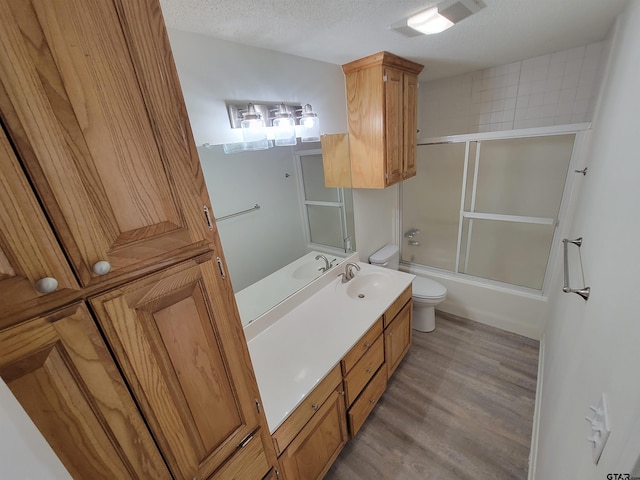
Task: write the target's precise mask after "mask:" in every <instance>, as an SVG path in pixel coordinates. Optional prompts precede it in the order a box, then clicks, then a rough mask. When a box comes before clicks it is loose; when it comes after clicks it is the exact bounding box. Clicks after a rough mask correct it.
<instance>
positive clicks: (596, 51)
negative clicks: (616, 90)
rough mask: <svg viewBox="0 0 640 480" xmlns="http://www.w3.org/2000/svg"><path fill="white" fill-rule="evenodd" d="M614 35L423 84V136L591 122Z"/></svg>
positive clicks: (421, 85) (420, 118)
mask: <svg viewBox="0 0 640 480" xmlns="http://www.w3.org/2000/svg"><path fill="white" fill-rule="evenodd" d="M608 47H609V41H608V40H606V41H603V42H598V43H592V44H589V45H585V46H582V47H577V48H572V49H569V50H562V51H560V52H557V53H553V54H549V55H543V56H540V57H534V58H530V59H527V60H522V61H519V62H514V63H509V64H507V65H500V66H497V67H492V68H487V69H485V70H478V71H475V72H472V73H468V74H463V75H458V76H455V77H450V78H445V79H439V80H434V81H431V82H424V83H421V84H420V96H419V98H420V100H419V102H420V105H419V109H420V113H419V122H420V133H419V134H418V138H419V139H423V138H429V137H439V136H446V135H457V134H463V133H477V132H488V131H499V130H512V129H519V128H529V127H543V126H550V125H563V124H570V123H582V122H589V121H591V118H592V116H593V111H594V107H595V103H596V99H597V96H598V91H599V88H600V83H601V81H602V76H603V72H604V69H605V66H606V60H607V53H608Z"/></svg>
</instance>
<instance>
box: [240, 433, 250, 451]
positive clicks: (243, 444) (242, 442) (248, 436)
mask: <svg viewBox="0 0 640 480" xmlns="http://www.w3.org/2000/svg"><path fill="white" fill-rule="evenodd" d="M252 439H253V432H252V433H250V434H249V435H247V436H246V438H245V439H244V440H242V441H241V442H240V443H239V444H238V448H244V447H246V446H247V443H249V442H250V441H251V440H252Z"/></svg>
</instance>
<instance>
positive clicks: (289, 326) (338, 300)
mask: <svg viewBox="0 0 640 480" xmlns="http://www.w3.org/2000/svg"><path fill="white" fill-rule="evenodd" d="M358 265H359V266H360V267H361V272H356V278H357V277H358V275H359V274H368V273H372V272H383V273H384V275H385V278H387V279H390V282H389V285H387V286H386V287H385V288H384V289H377V290H375V295H373V294H371V295H369V296H368V298H365V299H362V300H360V299H352V298H349V297H347V296H346V294H345V293H344V292H345V289H346V288H347V287H348V286H349V285H350V284H349V283H346V284H342V283H341V279H340V278H338V277H337V275H338V274H339V273H341V272H342V271H344V269H339V270H336V271H333V272H329V274H328V277H327V278H326V279H324V280H325V281H324V282H321V283H319V284H318V285H316V288H318V291H317V292H315V293H314V294H313V295H311V296H310V297H308V298H307V299H305V300H304V301H302V302H301V303H300V304H298V305H297V306H295V307H294V308H292V309H291V310H290V311H288V312H286V313H284V314H283V315H282V317H280V318H279V319H278V320H277V321H275V322H269V323H268V324H267V325H266V327H265V329H264V330H263V331H259V332H258V333H256V331H255V326H253V327H252V328H253V331H252V335H247V338H248V345H249V353H250V354H251V360H252V363H253V368H254V370H255V374H256V378H257V381H258V388H259V389H260V395H261V396H262V403H263V407H264V412H265V414H266V417H267V423H268V425H269V430H270V431H271V433H273V432H274V431H275V430H276V429H277V428H278V427H279V426H280V424H281V423H282V422H283V421H284V420H285V419H286V418H287V417H288V416H289V414H291V412H293V410H294V409H295V408H296V406H297V405H298V404H299V403H300V401H301V400H303V399H304V398H305V397H306V396H307V395H308V394H309V392H311V391H312V390H313V388H314V387H315V386H316V385H317V384H318V383H319V382H320V381H321V380H322V379H323V378H324V377H325V376H326V374H327V373H329V371H331V369H332V368H333V367H334V366H335V365H336V364H338V362H340V360H341V359H342V357H343V356H344V355H345V354H346V353H347V352H348V351H349V350H350V349H351V347H353V345H355V344H356V343H357V341H358V340H359V339H360V338H361V337H362V335H364V334H365V333H366V332H367V330H368V329H369V328H370V327H371V326H372V325H373V323H374V322H375V321H376V320H377V319H378V318H379V317H380V315H382V314H383V313H384V312H385V311H386V310H387V308H389V306H390V305H391V304H392V303H393V301H394V300H395V299H396V298H397V297H398V295H400V294H401V293H402V292H403V291H404V289H405V288H407V286H409V285H410V284H411V282H412V281H413V279H414V278H415V276H414V275H411V274H407V273H403V272H399V271H395V270H387V269H382V268H380V267H375V266H372V265H369V264H366V263H361V262H358ZM354 280H355V279H354ZM352 282H353V280H352ZM372 292H373V290H372ZM245 333H246V331H245Z"/></svg>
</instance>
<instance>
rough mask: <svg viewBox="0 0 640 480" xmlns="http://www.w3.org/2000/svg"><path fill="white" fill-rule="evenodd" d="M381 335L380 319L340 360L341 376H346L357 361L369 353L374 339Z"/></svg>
mask: <svg viewBox="0 0 640 480" xmlns="http://www.w3.org/2000/svg"><path fill="white" fill-rule="evenodd" d="M381 333H382V317H380V318H379V319H378V320H376V323H374V324H373V326H372V327H371V328H370V329H369V331H368V332H367V333H365V334H364V335H363V336H362V338H361V339H360V340H359V341H358V343H356V344H355V345H354V346H353V348H352V349H351V350H349V353H347V354H346V355H345V356H344V358H343V359H342V374H343V375H346V374H347V373H349V371H350V370H351V369H352V368H353V367H354V365H355V364H356V363H358V360H360V359H361V358H362V356H363V355H364V354H365V353H367V352H368V351H369V349H370V348H371V347H372V346H373V344H374V342H375V341H376V339H377V338H378V337H379V336H380V334H381Z"/></svg>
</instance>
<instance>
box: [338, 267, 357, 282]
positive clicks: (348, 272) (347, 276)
mask: <svg viewBox="0 0 640 480" xmlns="http://www.w3.org/2000/svg"><path fill="white" fill-rule="evenodd" d="M354 267H355V269H356V270H357V271H360V265H358V264H357V263H351V262H349V263H347V266H346V267H345V269H344V273H341V274H340V276H341V277H342V283H347V282H348V281H349V280H351V279H352V278H353V277H355V276H356V274H355V272H354V271H353V268H354Z"/></svg>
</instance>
